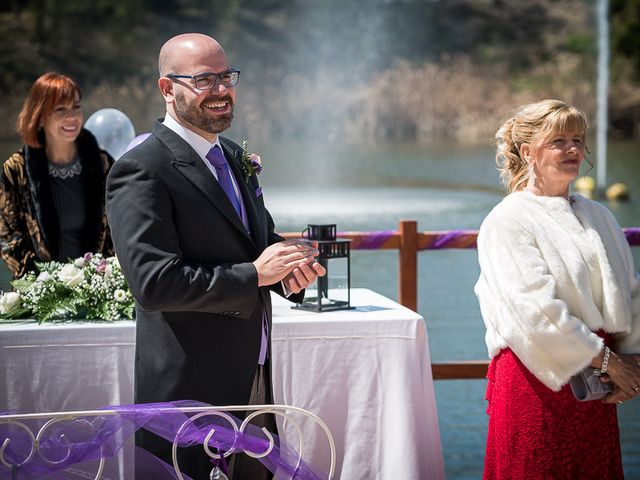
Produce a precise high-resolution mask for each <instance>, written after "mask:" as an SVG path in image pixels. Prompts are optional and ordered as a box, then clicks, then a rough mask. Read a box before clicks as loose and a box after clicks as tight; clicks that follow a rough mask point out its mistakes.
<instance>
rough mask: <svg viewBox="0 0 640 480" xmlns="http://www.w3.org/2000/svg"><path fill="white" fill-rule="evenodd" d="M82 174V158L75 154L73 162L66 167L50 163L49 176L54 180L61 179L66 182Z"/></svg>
mask: <svg viewBox="0 0 640 480" xmlns="http://www.w3.org/2000/svg"><path fill="white" fill-rule="evenodd" d="M81 173H82V164H81V163H80V157H78V154H75V155H74V156H73V158H72V159H71V161H70V162H69V163H67V164H65V165H60V164H58V163H53V162H49V175H51V176H52V177H54V178H60V179H62V180H65V179H67V178H71V177H75V176H76V175H80V174H81Z"/></svg>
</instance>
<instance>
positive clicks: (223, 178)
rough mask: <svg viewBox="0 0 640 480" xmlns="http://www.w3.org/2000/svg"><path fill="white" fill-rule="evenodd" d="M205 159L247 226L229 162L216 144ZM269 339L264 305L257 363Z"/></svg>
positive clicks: (260, 360) (261, 360) (265, 351)
mask: <svg viewBox="0 0 640 480" xmlns="http://www.w3.org/2000/svg"><path fill="white" fill-rule="evenodd" d="M207 160H209V163H211V165H213V168H215V169H216V175H217V177H218V183H219V184H220V186H221V187H222V189H223V190H224V192H225V193H226V194H227V197H229V201H230V202H231V204H232V205H233V207H234V208H235V209H236V212H237V213H238V216H240V218H241V219H242V223H244V225H245V227H247V226H248V222H247V223H245V222H246V220H245V218H243V216H242V207H241V205H240V199H239V198H238V196H237V195H236V191H235V190H234V188H233V182H232V181H231V172H230V171H229V163H228V162H227V159H226V158H224V154H223V153H222V150H220V147H219V146H218V145H214V146H213V148H212V149H211V150H209V152H208V153H207ZM268 341H269V318H268V316H267V312H266V311H265V309H264V307H263V308H262V338H261V339H260V354H259V356H258V364H260V365H264V362H265V360H266V358H267V343H268Z"/></svg>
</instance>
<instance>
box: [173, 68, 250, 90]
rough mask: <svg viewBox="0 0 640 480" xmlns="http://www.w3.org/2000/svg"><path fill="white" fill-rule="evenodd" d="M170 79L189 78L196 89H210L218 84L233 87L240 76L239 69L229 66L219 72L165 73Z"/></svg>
mask: <svg viewBox="0 0 640 480" xmlns="http://www.w3.org/2000/svg"><path fill="white" fill-rule="evenodd" d="M166 77H167V78H170V79H171V80H173V79H176V78H190V79H192V80H193V85H194V87H195V88H196V89H197V90H203V91H204V90H210V89H212V88H213V87H215V86H216V85H218V84H221V85H224V86H225V87H226V88H231V87H235V86H236V84H237V83H238V79H239V78H240V70H237V69H235V68H230V69H229V70H227V71H225V72H220V73H211V72H206V73H199V74H198V75H174V74H172V73H171V74H169V75H166Z"/></svg>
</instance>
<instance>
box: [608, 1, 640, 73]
mask: <svg viewBox="0 0 640 480" xmlns="http://www.w3.org/2000/svg"><path fill="white" fill-rule="evenodd" d="M611 27H612V28H611V30H612V35H611V47H612V50H613V54H614V56H615V55H621V56H624V57H626V58H628V59H629V60H631V62H632V64H633V67H634V73H635V76H636V79H640V0H613V1H612V2H611Z"/></svg>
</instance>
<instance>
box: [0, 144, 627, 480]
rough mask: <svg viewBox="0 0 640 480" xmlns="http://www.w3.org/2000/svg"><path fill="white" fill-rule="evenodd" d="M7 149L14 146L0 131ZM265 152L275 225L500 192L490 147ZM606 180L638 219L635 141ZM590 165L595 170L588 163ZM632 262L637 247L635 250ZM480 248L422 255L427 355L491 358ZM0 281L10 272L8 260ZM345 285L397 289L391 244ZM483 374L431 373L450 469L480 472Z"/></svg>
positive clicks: (471, 224) (423, 220) (339, 219)
mask: <svg viewBox="0 0 640 480" xmlns="http://www.w3.org/2000/svg"><path fill="white" fill-rule="evenodd" d="M0 147H1V148H0V153H2V158H6V157H7V155H8V154H9V153H10V152H11V151H12V149H13V148H14V145H13V144H12V145H9V143H8V142H4V143H2V142H0ZM250 149H251V150H253V151H256V152H258V153H259V154H260V155H262V158H263V165H264V171H263V173H262V175H261V178H260V180H261V183H262V184H263V187H264V191H265V200H266V203H267V207H268V208H269V209H270V211H271V213H272V215H273V217H274V219H275V222H276V225H277V228H278V230H279V231H301V230H302V229H303V228H304V227H305V226H306V224H307V223H336V224H337V225H338V229H339V230H351V231H365V230H387V229H396V228H397V226H398V222H399V220H401V219H412V220H417V221H418V228H419V230H448V229H477V228H478V227H479V226H480V223H481V222H482V219H483V218H484V217H485V215H486V214H487V213H488V212H489V211H490V209H491V208H492V207H493V206H494V205H495V204H497V203H498V202H499V201H500V199H501V198H502V196H503V193H502V191H501V188H500V184H499V178H498V174H497V172H496V170H495V167H494V161H493V151H494V150H493V148H492V147H491V146H490V145H487V146H453V145H432V146H423V147H420V146H415V145H390V146H383V147H370V146H365V147H350V146H331V145H326V144H322V145H311V144H308V143H298V144H296V143H291V142H288V143H286V144H273V145H270V144H266V143H263V144H259V143H255V144H251V145H250ZM609 157H610V158H609V168H608V178H609V183H613V182H617V181H624V182H625V183H626V184H627V186H628V187H629V190H630V192H631V200H630V201H629V202H626V203H608V202H605V204H606V205H607V206H608V207H609V208H610V209H611V210H612V211H613V212H614V214H615V215H616V217H617V218H618V221H619V222H620V224H621V225H622V226H624V227H631V226H640V143H637V142H628V143H614V144H612V145H611V146H610V149H609ZM591 175H593V176H595V171H593V172H591ZM634 257H635V260H636V267H639V266H640V248H635V249H634ZM478 273H479V270H478V265H477V255H476V252H475V250H443V251H429V252H422V253H420V255H419V274H418V275H419V278H418V288H419V298H418V307H419V308H418V310H419V313H420V314H422V315H423V316H424V318H425V319H426V322H427V328H428V332H429V341H430V348H431V356H432V359H433V360H437V361H443V360H471V359H482V358H486V349H485V345H484V326H483V324H482V320H481V318H480V312H479V308H478V304H477V301H476V299H475V296H474V295H473V285H474V283H475V281H476V279H477V277H478ZM2 274H3V275H4V276H0V278H3V279H4V281H3V282H2V283H4V284H5V285H6V273H5V272H4V271H3V272H2ZM352 286H354V287H366V288H370V289H372V290H375V291H377V292H380V293H382V294H383V295H386V296H388V297H390V298H393V299H397V252H396V251H384V250H381V251H378V252H375V251H374V252H372V251H355V252H353V253H352ZM484 389H485V381H484V380H455V381H454V380H448V381H439V382H436V397H437V403H438V412H439V420H440V432H441V437H442V444H443V450H444V455H445V464H446V473H447V478H448V479H478V478H481V476H482V464H483V458H484V445H485V438H486V425H487V417H486V415H485V408H486V402H485V400H484ZM639 406H640V401H639V400H635V401H633V402H627V403H625V404H624V405H623V406H622V407H620V408H619V412H620V413H619V418H620V425H621V429H622V447H623V459H624V466H625V472H626V475H627V478H640V409H639V408H638V407H639Z"/></svg>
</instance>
